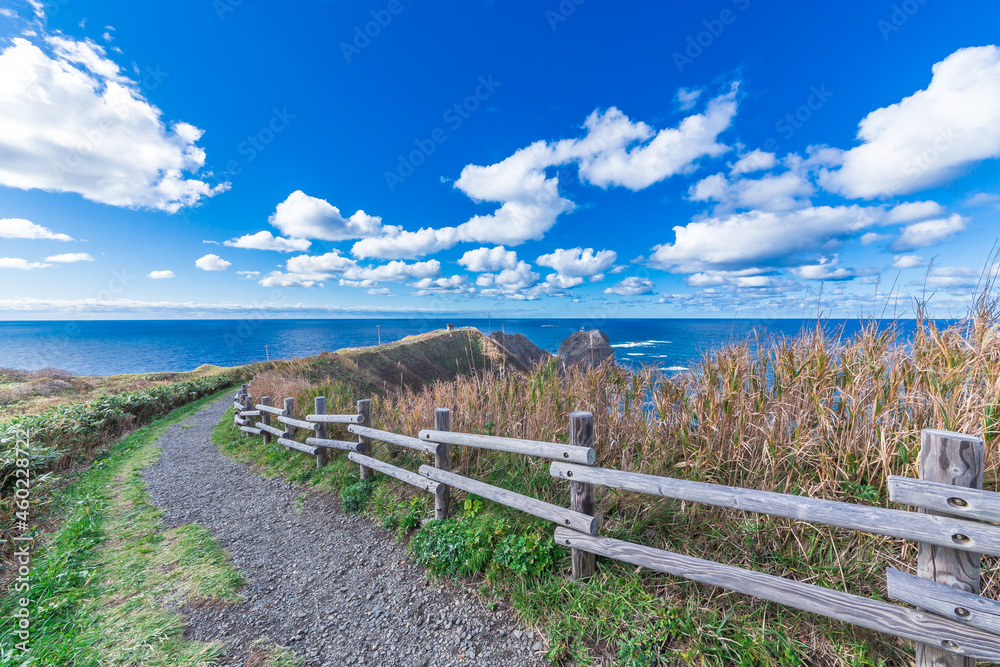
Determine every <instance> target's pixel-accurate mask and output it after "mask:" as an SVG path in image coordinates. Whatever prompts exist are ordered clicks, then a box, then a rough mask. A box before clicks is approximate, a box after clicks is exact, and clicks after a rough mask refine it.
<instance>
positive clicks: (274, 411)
mask: <svg viewBox="0 0 1000 667" xmlns="http://www.w3.org/2000/svg"><path fill="white" fill-rule="evenodd" d="M254 407H255V408H257V409H258V410H260V411H261V412H267V413H270V414H272V415H278V416H279V417H280V416H282V415H284V414H285V410H284V409H283V408H273V407H271V406H270V405H263V404H262V403H258V404H257V405H255V406H254Z"/></svg>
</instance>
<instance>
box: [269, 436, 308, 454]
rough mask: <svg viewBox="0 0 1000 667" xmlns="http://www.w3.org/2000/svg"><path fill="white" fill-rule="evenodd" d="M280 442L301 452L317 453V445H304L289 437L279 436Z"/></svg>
mask: <svg viewBox="0 0 1000 667" xmlns="http://www.w3.org/2000/svg"><path fill="white" fill-rule="evenodd" d="M278 444H279V445H284V446H285V447H288V448H289V449H297V450H299V451H300V452H305V453H306V454H312V455H313V456H315V455H316V450H317V448H316V447H313V446H312V445H304V444H302V443H301V442H299V441H297V440H289V439H288V438H278Z"/></svg>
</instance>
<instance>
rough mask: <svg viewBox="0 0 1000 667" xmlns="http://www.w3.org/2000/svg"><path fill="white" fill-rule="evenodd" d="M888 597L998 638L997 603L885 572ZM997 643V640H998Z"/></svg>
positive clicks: (999, 614) (999, 607) (999, 616)
mask: <svg viewBox="0 0 1000 667" xmlns="http://www.w3.org/2000/svg"><path fill="white" fill-rule="evenodd" d="M885 578H886V583H887V584H888V588H889V597H890V598H892V599H893V600H898V601H899V602H906V603H908V604H912V605H914V606H916V607H920V608H921V609H926V610H927V611H932V612H934V613H936V614H941V615H942V616H946V617H948V618H950V619H952V620H955V621H959V622H962V623H967V624H968V625H971V626H972V627H975V628H981V629H983V630H988V631H989V632H993V633H995V634H998V635H1000V602H997V601H996V600H991V599H989V598H984V597H983V596H981V595H976V594H975V593H967V592H966V591H963V590H961V589H958V588H954V587H952V586H948V585H947V584H939V583H938V582H936V581H931V580H930V579H924V578H923V577H917V576H914V575H912V574H907V573H905V572H900V571H899V570H896V569H893V568H891V567H888V568H886V570H885ZM997 641H1000V637H997Z"/></svg>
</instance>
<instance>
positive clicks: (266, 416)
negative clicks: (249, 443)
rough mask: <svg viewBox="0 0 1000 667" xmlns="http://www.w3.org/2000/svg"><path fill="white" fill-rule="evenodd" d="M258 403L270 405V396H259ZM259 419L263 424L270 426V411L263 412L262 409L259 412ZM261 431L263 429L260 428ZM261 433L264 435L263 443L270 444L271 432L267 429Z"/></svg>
mask: <svg viewBox="0 0 1000 667" xmlns="http://www.w3.org/2000/svg"><path fill="white" fill-rule="evenodd" d="M260 404H261V405H267V406H270V405H271V397H270V396H261V397H260ZM260 421H261V422H262V423H263V424H264V425H265V426H270V425H271V413H270V412H264V411H263V410H262V411H261V413H260ZM262 431H263V429H262ZM261 435H263V436H264V444H265V445H269V444H271V434H270V433H268V432H267V431H263V432H262V433H261Z"/></svg>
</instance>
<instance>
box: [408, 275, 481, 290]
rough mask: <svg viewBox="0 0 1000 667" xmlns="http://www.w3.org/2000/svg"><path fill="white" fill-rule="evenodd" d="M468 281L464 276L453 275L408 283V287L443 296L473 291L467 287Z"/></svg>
mask: <svg viewBox="0 0 1000 667" xmlns="http://www.w3.org/2000/svg"><path fill="white" fill-rule="evenodd" d="M468 285H469V279H468V278H466V277H465V276H460V275H455V276H450V277H447V278H423V279H422V280H418V281H416V282H413V283H410V287H415V288H417V289H419V290H422V291H425V292H438V293H443V294H460V293H462V292H468V291H475V290H474V289H470V288H469V287H468Z"/></svg>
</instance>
